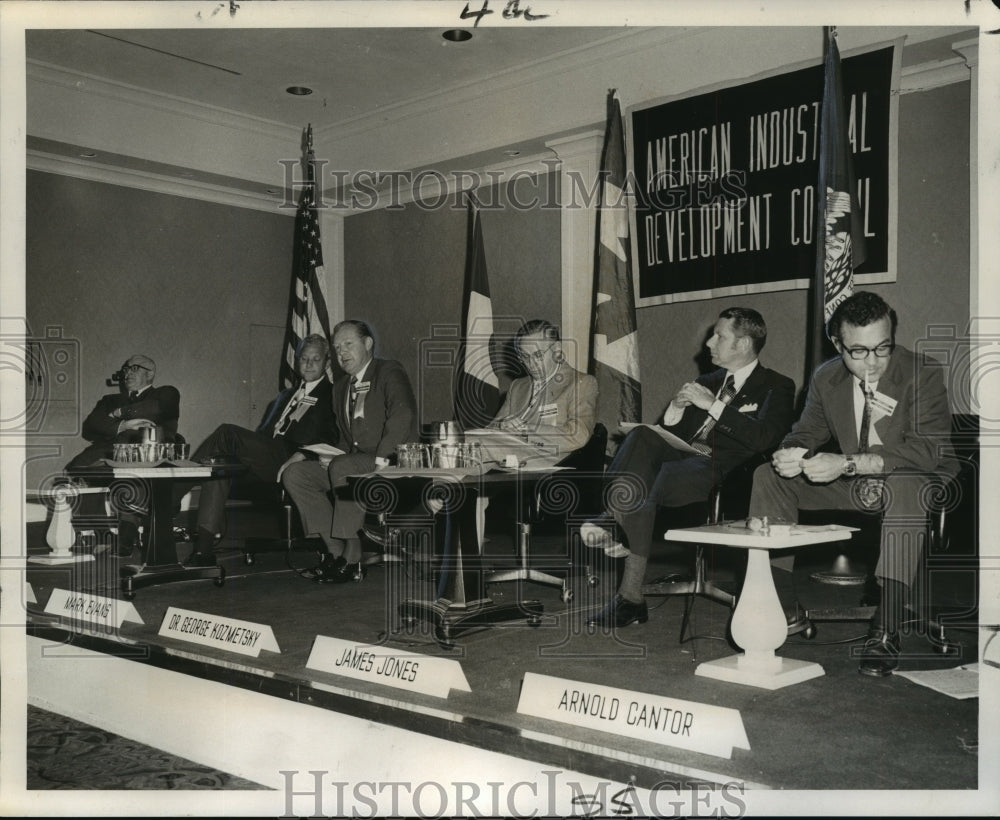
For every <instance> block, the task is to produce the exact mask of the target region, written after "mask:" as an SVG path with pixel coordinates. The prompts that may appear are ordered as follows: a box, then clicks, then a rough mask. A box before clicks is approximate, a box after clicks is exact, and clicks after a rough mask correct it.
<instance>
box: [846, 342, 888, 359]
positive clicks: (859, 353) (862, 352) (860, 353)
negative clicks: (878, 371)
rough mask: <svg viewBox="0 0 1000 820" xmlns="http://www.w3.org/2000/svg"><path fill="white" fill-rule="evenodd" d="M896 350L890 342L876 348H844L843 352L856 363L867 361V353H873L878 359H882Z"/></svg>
mask: <svg viewBox="0 0 1000 820" xmlns="http://www.w3.org/2000/svg"><path fill="white" fill-rule="evenodd" d="M895 348H896V345H894V344H893V343H892V342H884V343H883V344H880V345H879V346H878V347H860V346H859V347H845V348H844V352H845V353H846V354H847V355H848V356H850V357H851V358H852V359H855V360H856V361H860V360H861V359H867V358H868V354H869V353H874V354H875V355H876V356H878V357H879V358H880V359H884V358H885V357H886V356H889V355H891V354H892V351H893V350H894V349H895Z"/></svg>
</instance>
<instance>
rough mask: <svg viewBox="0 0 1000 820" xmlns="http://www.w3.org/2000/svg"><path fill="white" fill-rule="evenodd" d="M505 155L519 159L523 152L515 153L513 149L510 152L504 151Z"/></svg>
mask: <svg viewBox="0 0 1000 820" xmlns="http://www.w3.org/2000/svg"><path fill="white" fill-rule="evenodd" d="M504 153H505V154H506V155H507V156H508V157H519V156H521V152H520V151H514V150H513V149H511V150H510V151H504Z"/></svg>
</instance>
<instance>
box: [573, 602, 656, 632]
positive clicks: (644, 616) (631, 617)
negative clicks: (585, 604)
mask: <svg viewBox="0 0 1000 820" xmlns="http://www.w3.org/2000/svg"><path fill="white" fill-rule="evenodd" d="M648 620H649V609H648V608H647V607H646V602H645V601H642V602H641V603H638V604H637V603H635V602H634V601H629V600H628V599H627V598H624V597H622V596H621V595H615V597H614V599H613V600H612V601H611V603H610V604H608V605H607V606H606V607H604V609H602V610H601V611H600V612H598V613H597V614H596V615H591V616H590V617H589V618H587V626H628V625H629V624H633V623H635V622H636V621H638V622H639V623H641V624H644V623H646V621H648Z"/></svg>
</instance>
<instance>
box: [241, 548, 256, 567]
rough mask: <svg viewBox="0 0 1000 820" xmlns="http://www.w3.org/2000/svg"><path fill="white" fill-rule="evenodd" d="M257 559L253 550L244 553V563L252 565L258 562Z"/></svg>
mask: <svg viewBox="0 0 1000 820" xmlns="http://www.w3.org/2000/svg"><path fill="white" fill-rule="evenodd" d="M256 561H257V558H256V557H255V556H254V554H253V553H252V552H247V553H244V555H243V563H244V564H246V565H247V566H248V567H252V566H253V565H254V563H256Z"/></svg>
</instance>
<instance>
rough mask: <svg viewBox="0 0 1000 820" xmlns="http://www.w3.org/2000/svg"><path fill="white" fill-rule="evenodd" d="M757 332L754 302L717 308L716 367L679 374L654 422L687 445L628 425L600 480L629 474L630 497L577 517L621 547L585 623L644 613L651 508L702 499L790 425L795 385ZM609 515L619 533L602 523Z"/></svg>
mask: <svg viewBox="0 0 1000 820" xmlns="http://www.w3.org/2000/svg"><path fill="white" fill-rule="evenodd" d="M766 341H767V325H765V323H764V319H763V317H762V316H761V315H760V314H759V313H758V312H757V311H756V310H752V309H750V308H742V307H733V308H727V309H726V310H724V311H722V313H720V314H719V318H718V320H717V321H716V323H715V329H714V332H713V333H712V336H711V338H710V339H709V340H708V342H707V343H706V346H707V347H708V350H709V352H710V353H711V356H712V363H713V364H714V365H716V366H717V367H718V369H717V370H714V371H712V372H711V373H706V374H705V375H703V376H699V377H698V378H697V379H696V380H695V381H693V382H688V383H686V384H684V385H683V386H682V387H681V389H680V390H679V391H678V392H677V395H676V396H674V398H673V400H672V401H671V402H670V405H669V406H668V407H667V410H666V412H665V413H664V416H663V426H664V427H665V428H666V429H668V430H669V431H670V432H672V433H674V434H675V435H676V436H677V437H678V438H681V439H683V440H684V441H686V442H689V443H690V444H691V447H692V448H693V452H691V451H686V450H680V449H678V448H675V447H674V446H672V445H671V444H669V443H668V442H667V441H665V440H664V439H663V438H662V437H661V436H660V435H658V434H657V433H656V431H654V430H651V429H649V428H648V427H636V428H635V429H634V430H632V431H631V432H630V433H629V434H628V436H626V438H625V441H623V442H622V444H621V446H620V447H619V448H618V452H617V453H616V454H615V457H614V459H613V460H612V462H611V465H610V466H609V467H608V470H607V480H608V481H609V482H614V481H615V480H616V477H619V476H620V477H621V478H622V480H623V481H625V482H627V484H629V485H635V484H637V485H638V493H639V496H640V499H639V500H640V503H639V504H638V505H636V506H635V507H634V508H630V509H627V510H609V511H607V512H606V513H605V514H604V516H602V518H601V519H599V520H598V521H596V522H594V523H588V524H584V525H583V527H581V530H580V535H581V538H582V539H583V542H584V543H585V544H586V545H587V546H589V547H594V548H603V549H604V551H605V552H606V553H607V554H608V555H610V556H612V557H622V556H624V557H625V568H624V572H623V574H622V580H621V584H620V585H619V587H618V594H617V595H615V597H614V598H613V599H612V600H611V602H610V603H609V604H608V605H607V606H606V607H604V609H602V610H601V611H600V612H597V613H595V614H594V615H592V616H591V617H590V618H589V619H588V621H587V624H588V625H590V626H604V627H611V626H627V625H628V624H631V623H635V622H636V621H638V622H639V623H644V622H645V621H646V620H647V619H648V617H649V615H648V611H647V608H646V602H645V600H644V599H643V596H642V582H643V577H644V575H645V572H646V563H647V560H648V558H649V553H650V549H651V547H652V542H653V536H654V533H653V525H654V523H655V520H656V514H657V509H658V508H659V507H683V506H686V505H688V504H693V503H696V502H699V501H706V500H707V499H708V496H709V493H710V492H711V489H712V487H713V486H715V484H717V483H718V482H719V481H721V480H722V478H723V477H724V476H725V475H726V474H727V473H729V472H730V471H731V470H733V469H734V468H736V467H738V466H739V465H740V464H742V463H743V462H745V461H746V460H747V459H749V458H751V457H752V456H753V455H754V454H756V453H764V452H767V451H768V450H770V449H771V448H772V447H774V446H775V445H776V444H777V443H778V442H779V441H780V440H781V437H782V436H783V435H784V434H785V432H786V431H787V430H788V428H789V427H790V426H791V423H792V418H793V412H794V411H793V406H792V405H793V401H794V396H795V385H794V383H793V382H792V380H791V379H789V378H788V377H787V376H783V375H781V374H780V373H777V372H775V371H774V370H770V369H768V368H766V367H764V366H763V365H762V364H760V362H759V361H758V359H757V356H758V354H759V353H760V351H761V349H762V348H763V347H764V343H765V342H766ZM625 494H628V493H627V492H626V493H625ZM610 495H612V496H614V495H617V494H615V493H612V494H610ZM615 524H617V525H618V529H619V531H620V532H621V533H622V534H623V535H624V539H623V541H619V540H616V539H615V538H614V537H613V536H612V533H611V532H610V528H611V527H613V526H614V525H615Z"/></svg>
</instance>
